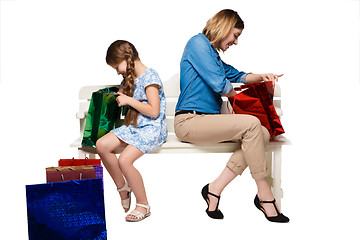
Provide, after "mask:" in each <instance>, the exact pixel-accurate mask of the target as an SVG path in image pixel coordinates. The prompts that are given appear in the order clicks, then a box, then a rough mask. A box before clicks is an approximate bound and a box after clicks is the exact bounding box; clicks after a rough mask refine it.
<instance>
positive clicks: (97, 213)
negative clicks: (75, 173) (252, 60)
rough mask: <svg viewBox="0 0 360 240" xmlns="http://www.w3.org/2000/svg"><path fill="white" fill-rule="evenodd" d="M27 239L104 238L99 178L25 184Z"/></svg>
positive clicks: (101, 187)
mask: <svg viewBox="0 0 360 240" xmlns="http://www.w3.org/2000/svg"><path fill="white" fill-rule="evenodd" d="M26 201H27V218H28V233H29V240H50V239H51V240H75V239H91V240H93V239H96V240H105V239H107V233H106V222H105V208H104V194H103V185H102V180H101V179H98V178H97V179H87V180H79V181H67V182H58V183H46V184H36V185H27V186H26Z"/></svg>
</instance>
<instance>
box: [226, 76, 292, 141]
mask: <svg viewBox="0 0 360 240" xmlns="http://www.w3.org/2000/svg"><path fill="white" fill-rule="evenodd" d="M235 90H240V93H238V94H237V95H235V96H233V97H231V98H229V101H230V103H231V105H232V107H233V111H234V112H235V113H236V114H249V115H253V116H255V117H257V118H258V119H259V120H260V122H261V125H263V126H264V127H265V128H266V129H267V130H269V132H270V137H271V138H273V137H275V136H277V135H280V134H282V133H284V132H285V131H284V128H283V127H282V125H281V122H280V119H279V116H278V115H277V113H276V111H275V107H274V105H273V97H274V86H273V84H272V82H261V83H254V84H246V85H242V86H241V87H240V88H239V89H235Z"/></svg>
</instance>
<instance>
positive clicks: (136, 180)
mask: <svg viewBox="0 0 360 240" xmlns="http://www.w3.org/2000/svg"><path fill="white" fill-rule="evenodd" d="M106 63H107V64H108V65H109V66H111V67H112V68H114V69H115V70H116V72H117V74H118V75H120V74H121V75H122V76H123V77H124V80H123V82H122V85H121V88H120V90H119V92H118V94H119V96H118V97H117V98H116V101H117V103H118V105H119V106H124V105H128V106H130V110H129V111H128V112H127V114H126V116H125V124H124V125H123V126H121V127H119V128H116V129H114V130H113V131H111V132H110V133H108V134H106V135H105V136H103V137H102V138H100V139H99V140H98V141H97V142H96V149H97V152H98V154H99V156H100V157H101V159H102V161H103V164H104V166H105V168H106V169H107V170H108V172H109V174H110V176H111V177H112V179H113V180H114V182H115V185H116V187H117V191H118V192H119V194H120V197H121V203H122V205H123V208H124V210H125V212H128V211H129V209H130V199H131V191H133V192H134V195H135V197H136V207H135V209H134V210H133V211H132V212H131V213H130V214H128V215H127V216H126V217H125V220H126V221H130V222H138V221H141V220H143V219H145V218H146V217H148V216H150V214H151V213H150V206H149V204H148V200H147V197H146V192H145V187H144V183H143V179H142V177H141V174H140V172H139V171H138V170H137V169H136V168H135V167H134V165H133V163H134V162H135V161H136V160H137V159H138V158H140V157H141V156H143V155H144V154H145V153H148V152H150V151H152V150H154V149H156V148H158V147H160V146H161V144H163V143H164V141H165V140H166V137H167V128H166V118H165V108H166V104H165V95H164V90H163V86H162V82H161V80H160V77H159V75H158V74H157V72H156V71H155V70H154V69H151V68H147V67H146V66H145V65H144V64H143V63H142V62H141V61H140V58H139V54H138V52H137V50H136V48H135V47H134V45H133V44H131V43H130V42H128V41H124V40H118V41H115V42H113V43H112V44H111V45H110V46H109V48H108V51H107V55H106ZM119 147H124V150H123V152H122V153H121V154H120V156H119V158H117V156H116V155H115V153H114V151H115V150H116V149H117V148H119ZM123 175H124V177H123ZM130 187H131V188H130Z"/></svg>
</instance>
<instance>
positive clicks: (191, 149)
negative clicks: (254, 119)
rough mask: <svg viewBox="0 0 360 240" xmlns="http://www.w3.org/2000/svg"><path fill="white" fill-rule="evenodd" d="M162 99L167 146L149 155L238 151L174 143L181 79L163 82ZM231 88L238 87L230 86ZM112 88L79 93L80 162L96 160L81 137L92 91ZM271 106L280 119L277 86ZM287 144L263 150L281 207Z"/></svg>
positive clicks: (230, 145) (281, 140) (229, 146)
mask: <svg viewBox="0 0 360 240" xmlns="http://www.w3.org/2000/svg"><path fill="white" fill-rule="evenodd" d="M163 85H164V90H165V96H166V118H167V128H168V132H169V134H168V138H167V139H166V142H165V143H164V144H163V145H162V146H161V147H160V148H158V149H156V150H154V151H152V152H150V154H153V153H177V154H179V153H232V152H234V151H235V150H236V149H238V148H239V146H240V144H239V143H235V142H226V143H216V144H191V143H184V142H181V141H179V140H178V139H177V137H176V136H175V133H174V115H175V106H176V103H177V99H178V96H179V94H180V89H179V88H180V76H179V74H176V75H174V76H173V77H172V78H170V79H169V80H168V81H165V82H163ZM233 85H234V87H237V86H239V85H240V84H233ZM105 87H113V85H102V86H85V87H83V88H81V89H80V92H79V112H78V113H77V114H76V118H77V119H79V120H80V136H79V138H78V139H77V140H76V141H74V142H73V143H72V144H71V145H70V146H71V147H74V148H77V149H78V155H79V158H84V157H86V156H88V157H89V158H96V149H95V148H91V147H85V146H82V145H81V140H82V135H83V132H84V127H85V121H86V116H87V111H88V108H89V104H90V100H91V95H92V93H93V92H94V91H97V90H99V89H101V88H105ZM223 100H224V103H223V105H222V110H221V113H222V114H229V110H228V108H227V98H225V97H224V98H223ZM274 106H275V108H276V111H277V113H278V115H279V117H280V116H281V115H282V114H283V113H282V110H281V91H280V87H279V86H278V85H277V86H276V87H275V94H274ZM289 144H290V141H289V140H288V139H286V138H285V137H284V136H281V135H280V136H277V137H276V138H274V139H272V140H271V141H270V143H269V144H268V145H267V147H266V156H267V164H268V168H269V169H270V172H271V174H269V177H268V181H269V184H270V185H271V187H272V191H273V194H274V197H275V198H276V201H277V203H278V205H279V207H281V198H282V197H283V191H282V189H281V148H282V145H289ZM122 150H123V149H122V148H119V149H117V150H116V153H121V152H122Z"/></svg>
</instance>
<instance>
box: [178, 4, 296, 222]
mask: <svg viewBox="0 0 360 240" xmlns="http://www.w3.org/2000/svg"><path fill="white" fill-rule="evenodd" d="M243 29H244V22H243V21H242V20H241V18H240V17H239V15H238V14H237V12H235V11H233V10H229V9H225V10H222V11H220V12H218V13H217V14H216V15H215V16H213V17H212V18H211V19H210V20H209V21H208V22H207V24H206V26H205V28H204V30H203V32H202V33H200V34H198V35H196V36H194V37H192V38H191V39H190V40H189V41H188V43H187V45H186V47H185V50H184V53H183V56H182V59H181V63H180V91H181V93H180V96H179V100H178V103H177V106H176V113H175V133H176V135H177V137H178V138H179V139H180V140H181V141H184V142H191V143H214V142H224V141H239V142H241V146H240V148H239V149H238V150H236V151H235V152H234V153H233V155H232V156H231V157H230V159H229V161H228V163H227V165H226V167H225V169H224V170H223V171H222V172H221V174H220V176H219V177H218V178H217V179H215V180H214V181H213V182H211V183H210V184H207V185H206V186H205V187H204V188H203V189H202V195H203V198H204V199H205V201H206V202H207V205H208V208H207V209H206V212H207V214H208V216H209V217H211V218H215V219H222V218H223V217H224V216H223V214H222V212H221V211H220V210H219V208H218V206H219V200H220V194H221V192H222V191H223V190H224V188H225V187H226V186H227V185H228V184H229V183H230V182H231V181H232V180H233V179H234V178H235V177H236V176H237V175H241V173H242V172H243V171H244V170H245V168H246V167H249V169H250V172H251V175H252V177H253V178H254V180H255V182H256V185H257V188H258V192H257V195H256V196H255V200H254V203H255V206H256V207H257V208H258V209H259V210H261V211H262V212H263V213H264V215H265V217H266V218H267V219H268V220H269V221H272V222H288V221H289V218H287V217H286V216H284V215H283V214H281V213H280V212H279V211H278V208H277V206H276V203H275V200H274V196H273V195H272V192H271V189H270V186H269V184H268V182H267V180H266V176H267V175H268V169H267V166H266V157H265V144H266V143H268V142H269V138H270V134H269V132H268V131H267V129H266V128H265V127H262V126H261V124H260V121H259V120H258V119H257V118H256V117H253V116H250V115H245V114H224V115H221V114H220V109H221V103H222V100H221V96H226V97H232V96H234V95H236V92H235V91H234V89H233V88H232V84H231V82H242V83H257V82H261V81H276V80H277V79H278V77H281V76H282V75H275V74H271V73H268V74H250V73H249V74H248V73H245V72H239V71H238V70H236V69H235V68H234V67H232V66H230V65H228V64H226V63H224V62H223V61H222V60H221V59H220V56H219V53H218V51H223V52H225V51H226V50H227V49H228V48H229V47H230V46H232V45H237V43H238V37H239V36H240V35H241V33H242V31H243ZM214 126H216V127H214Z"/></svg>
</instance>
